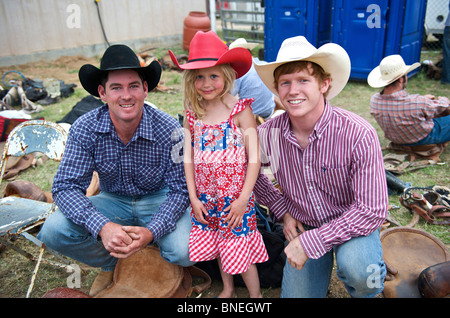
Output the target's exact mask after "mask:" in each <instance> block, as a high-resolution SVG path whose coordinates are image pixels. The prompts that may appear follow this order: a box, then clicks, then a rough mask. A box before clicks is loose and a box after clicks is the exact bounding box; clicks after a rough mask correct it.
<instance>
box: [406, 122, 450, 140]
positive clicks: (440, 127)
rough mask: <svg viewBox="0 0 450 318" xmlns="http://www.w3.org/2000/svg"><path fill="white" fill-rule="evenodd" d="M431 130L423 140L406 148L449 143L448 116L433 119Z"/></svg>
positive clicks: (449, 123)
mask: <svg viewBox="0 0 450 318" xmlns="http://www.w3.org/2000/svg"><path fill="white" fill-rule="evenodd" d="M433 122H434V127H433V130H432V131H431V132H430V133H429V134H428V136H426V137H425V138H424V139H422V140H420V141H418V142H416V143H414V144H409V145H406V146H420V145H433V144H442V143H444V142H447V141H450V115H449V116H445V117H439V118H434V119H433Z"/></svg>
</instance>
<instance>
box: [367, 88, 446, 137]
mask: <svg viewBox="0 0 450 318" xmlns="http://www.w3.org/2000/svg"><path fill="white" fill-rule="evenodd" d="M447 108H448V103H447V102H446V101H444V100H442V99H441V100H439V99H437V100H432V99H429V98H427V97H425V96H421V95H418V94H414V95H409V94H408V93H407V92H406V91H405V90H400V91H398V92H395V93H394V94H391V95H384V94H380V93H377V94H375V95H373V96H372V98H371V99H370V113H371V114H372V115H373V117H374V118H375V120H376V121H377V123H378V125H380V127H381V129H382V130H383V132H384V136H385V137H386V138H387V139H389V140H390V141H392V142H394V143H397V144H400V145H404V144H413V143H416V142H418V141H420V140H422V139H424V138H425V137H426V136H428V135H429V133H430V132H431V131H432V130H433V127H434V123H433V118H436V117H437V115H439V114H440V113H442V112H444V111H445V110H446V109H447Z"/></svg>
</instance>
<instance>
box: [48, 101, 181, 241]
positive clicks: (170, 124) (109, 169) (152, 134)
mask: <svg viewBox="0 0 450 318" xmlns="http://www.w3.org/2000/svg"><path fill="white" fill-rule="evenodd" d="M182 145H183V135H182V130H181V126H180V125H179V124H178V122H177V121H176V120H175V118H173V117H171V116H169V115H168V114H166V113H164V112H162V111H160V110H157V109H154V108H152V107H151V106H149V105H147V104H146V105H145V106H144V112H143V116H142V119H141V123H140V125H139V127H138V128H137V131H136V132H135V134H134V136H133V138H132V139H131V141H130V142H129V143H128V145H124V144H123V142H122V141H121V140H120V139H119V137H118V135H117V133H116V131H115V129H114V126H113V124H112V122H111V119H110V117H109V110H108V106H107V105H103V106H101V107H99V108H97V109H95V110H92V111H90V112H89V113H87V114H84V115H83V116H82V117H80V118H79V119H78V120H77V121H76V122H74V123H73V125H72V127H71V128H70V133H69V138H68V140H67V143H66V148H65V151H64V155H63V158H62V160H61V163H60V165H59V168H58V171H57V173H56V175H55V178H54V180H53V189H52V193H53V198H54V200H55V203H56V204H57V206H58V207H59V209H60V210H61V211H62V212H63V213H64V215H65V216H66V217H67V218H68V219H70V220H72V221H73V222H74V223H75V224H78V225H81V226H83V227H84V228H86V229H87V230H88V231H89V232H90V233H91V234H92V235H93V236H94V237H97V235H98V232H99V231H100V230H101V229H102V227H103V226H104V225H105V224H106V223H107V222H109V220H108V219H107V218H106V217H105V216H103V215H102V214H101V213H100V212H99V211H98V210H97V209H96V208H95V207H94V206H93V205H92V204H91V202H90V200H89V199H88V198H87V197H86V196H85V193H86V189H87V187H88V186H89V184H90V182H91V178H92V173H93V172H94V171H97V172H98V175H99V179H100V190H101V191H105V192H110V193H114V194H117V195H123V196H139V195H145V194H149V193H152V192H154V191H158V190H160V189H162V188H164V187H166V186H168V187H169V192H168V196H167V200H166V201H165V202H164V203H163V204H162V205H161V206H160V207H159V211H158V213H157V214H156V215H155V217H154V218H153V219H152V221H151V223H150V224H148V225H147V228H148V229H149V230H150V231H151V232H152V234H153V237H154V240H158V239H159V238H160V237H161V236H163V235H164V234H167V233H169V232H171V231H173V230H174V229H175V223H176V221H177V220H178V219H179V218H180V217H181V215H182V214H183V213H185V211H186V208H187V207H188V205H189V194H188V190H187V187H186V179H185V176H184V168H183V161H182V153H181V151H182Z"/></svg>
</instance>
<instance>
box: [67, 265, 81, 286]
mask: <svg viewBox="0 0 450 318" xmlns="http://www.w3.org/2000/svg"><path fill="white" fill-rule="evenodd" d="M67 272H68V273H71V274H70V275H69V276H68V277H67V280H66V283H67V287H69V288H81V269H80V266H78V265H77V264H70V265H69V266H67Z"/></svg>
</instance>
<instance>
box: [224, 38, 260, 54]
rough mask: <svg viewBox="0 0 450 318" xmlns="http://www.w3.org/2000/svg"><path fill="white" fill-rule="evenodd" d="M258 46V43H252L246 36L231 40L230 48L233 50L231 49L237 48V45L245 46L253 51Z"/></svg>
mask: <svg viewBox="0 0 450 318" xmlns="http://www.w3.org/2000/svg"><path fill="white" fill-rule="evenodd" d="M257 46H258V43H250V42H247V40H246V39H244V38H239V39H236V40H234V41H233V42H231V44H230V46H229V48H230V50H231V49H235V48H237V47H243V48H244V49H247V50H250V51H251V50H253V49H254V48H255V47H257Z"/></svg>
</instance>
